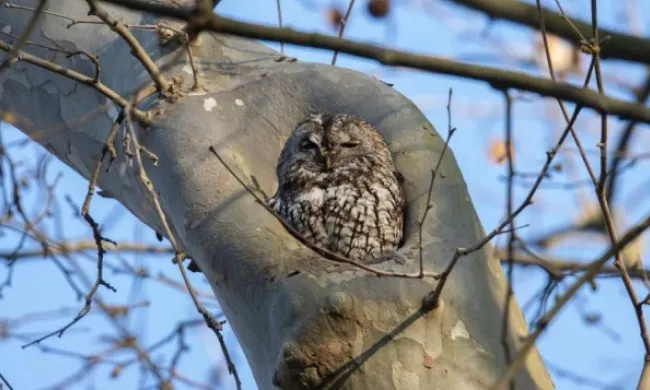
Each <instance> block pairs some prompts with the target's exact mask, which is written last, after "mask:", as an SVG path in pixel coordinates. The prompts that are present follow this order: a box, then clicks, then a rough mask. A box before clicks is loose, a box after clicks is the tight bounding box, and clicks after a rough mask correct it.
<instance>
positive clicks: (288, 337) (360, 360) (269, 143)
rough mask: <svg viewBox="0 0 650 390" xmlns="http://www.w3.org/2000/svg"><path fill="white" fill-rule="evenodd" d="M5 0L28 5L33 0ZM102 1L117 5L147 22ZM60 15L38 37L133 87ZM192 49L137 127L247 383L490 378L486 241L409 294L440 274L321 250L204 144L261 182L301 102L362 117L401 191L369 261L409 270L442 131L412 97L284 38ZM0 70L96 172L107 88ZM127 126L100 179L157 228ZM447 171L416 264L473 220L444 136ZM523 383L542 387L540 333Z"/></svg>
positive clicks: (499, 360) (52, 133)
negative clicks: (297, 54)
mask: <svg viewBox="0 0 650 390" xmlns="http://www.w3.org/2000/svg"><path fill="white" fill-rule="evenodd" d="M16 3H19V4H23V5H29V6H34V5H35V4H36V1H28V0H22V1H18V2H16ZM106 8H107V9H109V10H110V12H111V14H112V15H113V16H115V17H117V18H118V19H119V20H121V21H122V22H125V23H144V24H151V23H155V22H156V20H155V19H154V18H153V17H151V16H142V15H141V14H138V13H132V12H127V11H124V10H122V9H117V8H111V7H106ZM48 10H50V11H53V12H58V13H61V14H65V15H68V16H70V17H73V18H75V19H80V20H86V19H88V18H89V17H88V16H86V13H87V11H88V7H87V5H86V3H85V2H83V1H79V0H75V1H73V0H65V1H64V0H58V1H50V2H49V4H48ZM31 16H32V13H31V12H28V11H24V10H15V9H7V8H0V29H2V31H4V32H8V31H11V33H12V34H20V33H21V32H22V31H23V30H24V28H25V25H26V23H27V22H28V19H29V18H30V17H31ZM67 24H68V21H66V20H64V19H61V18H58V17H54V16H51V15H45V16H44V17H43V18H42V19H41V22H40V23H39V25H38V26H37V28H36V29H35V31H36V32H35V33H34V34H33V35H32V37H31V40H32V41H35V42H38V43H41V44H44V45H49V46H55V47H59V48H64V49H66V50H69V51H76V50H79V49H83V50H86V51H88V52H90V53H93V54H96V55H98V56H99V57H100V61H101V65H102V68H101V69H102V70H101V80H102V81H103V82H104V83H105V84H106V85H108V86H110V87H111V88H113V89H114V90H116V91H117V92H119V93H120V94H121V95H122V96H124V97H125V98H127V99H128V98H130V97H131V96H132V93H133V92H134V88H135V87H136V86H139V85H142V84H143V83H144V82H147V81H148V75H147V74H146V72H144V69H143V67H142V66H141V65H140V64H139V63H138V62H137V60H136V59H134V57H133V56H132V55H131V54H130V50H129V48H128V47H126V45H125V44H124V43H123V42H122V40H121V39H120V38H119V37H118V36H117V35H116V34H115V33H113V32H112V31H111V30H110V29H109V28H107V27H104V26H99V25H89V24H80V25H75V26H73V27H71V28H69V29H68V28H66V25H67ZM133 32H134V34H135V35H136V37H137V38H138V39H139V40H140V42H141V43H142V44H143V46H144V47H145V48H146V50H147V51H148V52H149V54H150V55H151V57H152V58H153V59H154V60H155V61H156V62H157V63H158V64H162V63H164V62H165V61H166V60H168V59H170V58H171V57H172V56H173V55H175V54H176V52H177V51H179V50H182V48H179V47H178V46H172V47H168V46H161V45H160V43H159V41H158V37H157V35H156V34H155V33H152V32H146V31H145V32H142V31H133ZM2 39H3V40H5V42H7V39H6V37H3V38H2ZM26 51H27V52H29V53H32V54H35V55H38V56H40V57H42V58H47V59H50V60H52V61H54V62H56V63H59V64H61V65H63V66H66V67H68V68H71V69H75V70H77V71H79V72H81V73H84V74H86V75H89V76H92V74H93V72H94V67H93V64H92V62H90V61H88V60H86V59H84V58H83V57H80V56H74V57H72V58H70V59H66V58H65V56H64V54H62V53H55V52H52V51H50V50H47V49H43V48H40V47H35V46H28V47H27V48H26ZM194 52H195V55H196V57H197V62H198V66H199V68H200V71H201V81H202V84H203V86H204V87H205V88H206V89H207V90H208V92H206V93H205V94H192V93H188V94H187V95H186V96H184V97H182V98H180V99H179V100H177V101H176V102H173V103H170V102H166V101H162V100H161V101H159V100H156V99H151V100H149V101H147V102H146V104H147V105H148V106H149V107H152V108H156V109H157V110H158V113H159V115H158V116H157V117H156V121H157V122H156V125H155V126H151V127H149V128H148V129H138V134H139V135H138V137H139V140H140V143H141V144H143V145H145V146H146V147H147V148H149V149H150V150H151V151H153V152H154V153H156V154H157V156H158V157H159V158H160V163H159V164H158V166H157V167H153V166H152V164H151V163H150V161H147V160H146V159H145V162H146V165H147V172H148V174H149V176H150V177H151V179H152V181H153V183H154V185H155V188H156V190H157V192H158V193H159V196H160V199H161V203H162V205H163V208H164V211H165V212H166V215H167V218H168V221H169V223H170V225H171V227H172V230H173V231H174V232H175V234H176V235H177V238H178V240H179V241H180V243H181V244H182V246H183V248H184V249H185V250H186V251H187V253H188V254H189V255H190V257H192V258H193V259H194V260H195V261H196V263H197V264H198V266H199V267H200V268H201V270H202V271H203V273H204V274H205V275H206V277H207V278H208V280H209V282H210V285H211V286H212V288H213V290H214V292H215V294H216V296H217V297H218V299H219V302H220V303H221V306H222V309H223V311H224V313H225V314H226V318H227V320H228V321H229V323H230V324H231V326H232V328H233V330H234V331H235V333H236V334H237V337H238V339H239V341H240V342H241V344H242V347H243V349H244V351H245V353H246V356H247V359H248V361H249V363H250V365H251V367H252V370H253V373H254V375H255V379H256V382H257V384H258V386H259V387H260V388H261V389H270V388H274V387H275V386H279V387H281V388H285V389H300V388H345V389H483V388H486V387H488V386H490V385H491V384H492V383H493V382H494V381H495V380H496V379H498V378H499V376H500V375H501V374H502V373H503V372H504V370H505V367H506V360H505V357H504V351H503V347H502V345H501V342H500V340H501V322H502V316H503V311H504V310H503V306H504V300H505V299H504V297H505V290H506V285H505V278H504V274H503V272H502V269H501V266H500V264H499V262H498V260H497V259H495V258H493V257H491V254H490V251H489V248H487V247H486V248H485V249H484V250H482V251H479V252H477V253H474V254H472V255H470V256H467V258H463V259H461V260H460V261H459V263H458V265H457V267H456V269H455V270H454V271H453V274H452V276H451V277H450V280H449V282H448V284H447V286H446V287H445V289H444V292H443V295H442V298H443V304H442V305H441V306H440V307H438V308H437V309H435V310H433V311H430V312H426V311H423V310H420V307H421V303H422V298H423V297H424V296H426V294H427V293H428V292H429V291H431V290H432V288H433V287H434V286H435V283H436V282H435V281H433V280H432V279H425V280H415V279H400V278H392V277H381V278H380V277H376V276H373V275H370V274H368V273H366V272H364V271H360V270H358V269H354V268H350V267H347V266H338V265H337V264H335V263H333V262H331V261H328V260H325V259H322V258H319V257H318V256H317V255H315V254H314V253H313V252H312V251H310V250H309V249H307V248H305V247H304V246H303V245H302V244H300V243H299V242H298V241H296V240H295V239H294V238H293V237H291V236H290V235H289V234H288V233H287V232H285V230H284V229H283V227H282V226H281V225H280V224H279V223H278V221H277V220H276V219H275V218H274V217H273V216H271V215H269V214H268V213H267V212H266V211H265V210H264V209H263V208H262V207H261V206H260V205H259V204H257V203H256V202H255V201H254V200H253V198H252V197H251V196H250V195H249V194H248V193H247V192H246V191H245V190H244V189H243V188H242V187H241V185H240V184H239V183H238V182H237V181H236V180H235V179H234V178H233V177H232V176H231V175H230V174H229V173H228V172H227V171H226V170H225V169H224V167H223V166H222V165H221V164H220V163H219V161H218V160H217V159H216V158H215V157H214V156H213V155H212V154H211V153H210V152H209V151H208V146H210V145H213V146H214V147H215V148H216V149H217V150H218V151H219V153H220V154H221V156H223V157H224V158H225V159H226V161H228V164H229V165H230V166H232V167H233V168H234V169H236V171H237V172H238V174H239V176H240V177H242V178H244V179H245V180H246V181H249V182H250V181H251V179H250V178H251V176H254V177H255V178H256V179H257V181H258V182H259V183H260V184H261V186H262V188H263V189H264V190H265V191H266V192H267V193H268V194H271V193H273V192H274V191H275V187H276V185H277V183H276V177H275V171H274V167H275V163H276V160H277V158H278V155H279V152H280V149H281V147H282V144H283V142H284V140H285V139H286V137H287V135H288V134H289V132H290V131H291V129H292V128H293V127H294V125H295V123H296V122H297V121H298V120H300V119H301V118H303V117H304V116H306V115H307V114H308V113H310V112H314V111H325V112H347V113H349V114H355V115H360V116H362V117H364V118H365V119H366V120H368V121H369V122H370V123H372V124H374V125H375V126H376V127H377V128H378V129H379V130H380V131H381V132H382V134H384V136H385V137H386V139H387V141H388V142H389V144H390V147H391V149H392V150H393V152H394V155H395V161H396V164H397V167H398V170H399V171H400V172H401V173H402V174H403V175H404V176H405V178H406V184H405V191H406V195H407V198H408V212H407V227H406V244H405V245H404V247H403V248H402V250H401V251H400V255H399V256H398V258H397V259H396V260H393V261H388V262H384V263H381V264H378V265H376V266H377V268H381V269H385V270H395V271H411V272H412V271H415V270H417V256H418V250H417V220H418V219H419V218H420V216H421V215H422V211H423V209H424V207H425V205H426V197H427V187H428V184H429V180H430V175H431V169H432V168H433V166H434V165H435V163H436V161H437V160H438V157H439V153H440V151H441V149H442V147H443V144H444V141H443V139H441V137H440V136H439V135H438V134H437V132H436V131H435V130H434V129H433V127H432V126H431V124H429V122H428V121H427V120H426V119H425V118H424V116H423V115H422V114H421V112H420V111H419V110H418V109H417V108H416V107H415V106H414V105H413V104H412V103H411V102H410V101H409V100H408V99H406V98H405V97H403V96H402V95H400V94H399V93H398V92H396V91H395V90H394V89H392V88H391V87H389V86H387V85H385V84H383V83H382V82H380V81H378V80H376V79H373V78H370V77H368V76H366V75H363V74H361V73H358V72H354V71H350V70H346V69H341V68H335V67H330V66H326V65H321V64H309V63H302V62H288V61H278V59H279V57H280V56H279V54H278V53H276V52H274V51H272V50H270V49H268V48H266V47H264V46H262V45H260V44H258V43H255V42H252V41H250V40H245V39H239V38H236V37H232V36H221V35H215V34H203V35H202V36H201V44H200V46H198V47H196V48H195V49H194ZM4 55H6V53H5V54H4ZM189 69H190V68H189V63H188V60H187V57H186V56H184V55H183V56H181V57H180V59H179V60H178V61H177V62H175V63H173V65H172V66H171V67H169V69H168V70H166V71H165V75H166V76H168V77H169V78H171V77H172V76H179V75H182V76H183V77H184V79H185V81H184V87H186V88H188V87H189V86H190V85H191V79H192V77H191V72H190V71H189ZM1 77H2V78H0V109H2V110H3V111H10V112H12V113H14V114H16V115H18V116H19V118H20V121H19V122H18V124H17V126H18V127H19V128H20V129H21V130H22V131H23V132H25V133H26V134H28V135H29V136H30V137H32V138H33V139H35V140H36V141H37V142H39V143H40V144H42V145H43V146H44V147H46V148H47V149H48V150H49V151H50V152H51V153H52V154H54V155H55V156H57V157H58V158H59V159H60V160H61V161H63V162H65V163H66V164H67V165H69V166H70V167H72V168H73V169H74V170H76V171H77V172H78V173H79V174H81V175H82V176H84V177H86V178H89V177H90V175H91V174H90V172H91V171H92V168H93V166H94V164H95V161H96V159H97V158H98V157H99V156H100V154H101V149H102V146H103V145H104V142H105V140H106V137H107V135H108V132H109V129H110V127H111V124H112V121H113V119H114V118H115V117H116V114H117V112H118V111H117V109H115V108H114V107H113V106H112V103H108V104H107V99H106V98H105V97H104V96H102V95H100V94H99V93H97V92H96V91H95V90H93V89H91V88H89V87H87V86H84V85H80V84H78V83H76V82H74V81H71V80H69V79H66V78H65V77H62V76H60V75H56V74H53V73H50V72H48V71H45V70H43V69H40V68H38V67H35V66H33V65H29V64H25V63H24V62H17V63H15V64H13V65H12V66H11V68H10V70H9V71H8V72H6V73H5V74H3V75H2V76H1ZM101 107H108V108H109V109H108V110H107V111H105V112H103V111H101ZM441 122H443V120H442V119H441ZM62 126H63V130H62ZM48 129H49V131H48ZM120 140H121V136H120V137H118V142H117V145H118V153H119V157H118V159H117V160H116V161H115V162H114V163H113V166H112V168H111V169H110V170H109V171H108V172H104V170H102V174H101V176H100V179H99V185H100V187H101V188H102V189H103V190H104V192H105V193H106V194H109V195H110V196H112V197H114V198H115V199H117V200H118V201H119V202H121V203H122V204H123V205H124V206H126V207H127V208H128V209H129V210H130V211H131V212H132V213H133V214H134V215H135V216H137V217H138V218H139V219H140V220H142V221H143V222H144V223H145V224H147V225H149V226H150V227H152V228H153V229H156V230H157V231H162V230H161V228H160V223H159V219H158V217H157V215H156V213H155V212H154V208H153V207H152V203H151V200H150V199H149V196H148V194H147V192H146V191H145V190H144V188H143V186H142V185H141V183H140V182H139V180H138V175H137V169H136V165H135V163H134V161H133V160H132V159H129V158H127V157H126V156H125V155H124V153H123V152H122V149H121V144H122V143H121V142H120ZM105 166H106V165H105ZM441 173H442V174H443V175H444V176H441V177H438V179H437V182H436V186H435V188H434V191H433V208H432V210H431V211H430V213H429V215H428V218H427V221H426V224H425V227H426V228H425V231H424V244H425V248H424V255H425V263H426V264H425V267H426V269H427V270H428V271H432V272H435V271H441V270H442V269H443V268H444V266H445V265H446V264H448V262H449V260H450V259H451V257H452V254H453V252H454V249H455V248H456V247H465V246H469V245H472V244H473V243H475V242H477V241H478V240H479V239H480V238H481V237H482V236H483V235H484V232H483V229H482V228H481V225H480V223H479V221H478V218H477V215H476V212H475V210H474V207H473V205H472V202H471V200H470V198H469V195H468V193H467V188H466V185H465V182H464V180H463V178H462V176H461V173H460V171H459V169H458V166H457V164H456V162H455V159H454V158H453V155H452V153H451V152H450V153H448V154H447V155H446V157H445V158H444V160H443V163H442V172H441ZM82 197H83V194H78V198H79V199H82ZM170 266H171V265H170ZM513 306H514V307H513V308H512V310H511V313H510V318H511V334H510V335H509V336H510V339H511V340H512V344H513V345H517V344H518V340H520V338H521V337H522V336H523V335H525V334H526V332H527V329H526V323H525V321H524V319H523V317H522V315H521V312H520V311H519V308H518V307H517V305H516V304H515V305H513ZM274 383H275V385H274ZM516 385H517V388H520V389H534V388H541V389H549V388H553V385H552V383H551V381H550V379H549V376H548V374H547V372H546V370H545V368H544V366H543V363H542V361H541V359H540V357H539V355H538V354H537V352H536V351H534V352H533V353H531V354H530V355H529V357H528V359H527V362H526V365H525V366H524V368H523V369H522V370H521V371H520V373H519V375H518V376H517V378H516Z"/></svg>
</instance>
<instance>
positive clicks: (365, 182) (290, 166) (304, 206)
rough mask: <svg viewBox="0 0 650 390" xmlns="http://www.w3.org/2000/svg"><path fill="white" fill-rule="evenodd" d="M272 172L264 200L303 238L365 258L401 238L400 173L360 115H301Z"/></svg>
mask: <svg viewBox="0 0 650 390" xmlns="http://www.w3.org/2000/svg"><path fill="white" fill-rule="evenodd" d="M277 175H278V190H277V192H276V194H275V195H274V196H273V197H271V199H269V206H270V207H271V208H273V210H274V211H275V212H276V213H277V214H278V215H279V216H280V217H281V218H283V219H284V220H285V221H286V222H287V223H288V224H289V225H291V226H292V227H293V228H294V229H296V230H297V231H298V233H300V234H301V236H302V237H303V238H304V239H305V240H307V241H310V242H311V243H313V244H316V245H317V246H319V247H322V248H325V249H328V250H329V251H331V252H334V253H337V254H339V255H342V256H344V257H347V258H349V259H351V260H355V261H359V262H362V263H372V262H374V261H377V260H380V259H385V258H386V257H388V256H390V255H391V254H392V253H393V252H394V251H395V250H396V249H397V248H398V246H399V245H400V242H401V240H402V232H403V221H404V205H405V200H404V192H403V189H402V186H401V181H402V179H401V175H400V174H399V173H397V171H396V170H395V166H394V164H393V158H392V155H391V152H390V150H389V149H388V146H387V145H386V142H384V139H383V138H382V136H381V134H379V132H377V130H375V129H374V128H373V127H372V126H371V125H370V124H368V123H366V122H365V121H363V120H362V119H361V118H358V117H354V116H349V115H345V114H336V115H325V114H316V115H312V116H311V117H309V118H308V119H306V120H304V121H302V122H300V123H299V124H298V125H297V126H296V128H295V130H294V131H293V133H292V134H291V136H290V137H289V139H288V140H287V142H286V143H285V145H284V148H283V149H282V153H281V154H280V159H279V161H278V165H277Z"/></svg>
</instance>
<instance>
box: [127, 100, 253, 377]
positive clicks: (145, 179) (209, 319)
mask: <svg viewBox="0 0 650 390" xmlns="http://www.w3.org/2000/svg"><path fill="white" fill-rule="evenodd" d="M149 93H150V90H148V88H144V89H143V90H141V91H140V92H139V93H136V94H135V96H134V97H133V99H132V100H131V101H130V102H129V105H128V106H127V108H126V109H125V111H126V113H127V115H126V120H127V123H126V124H127V131H128V133H129V134H130V135H131V142H132V143H133V156H134V158H135V160H136V162H137V167H138V174H139V179H140V182H141V184H142V185H143V186H144V188H145V189H146V190H147V192H148V193H149V195H150V199H151V202H152V203H153V205H154V209H155V211H156V213H157V215H158V218H159V220H160V223H161V225H162V228H163V231H164V233H165V236H166V237H167V239H168V240H169V242H170V244H171V245H172V247H173V248H174V253H175V254H174V262H175V263H176V264H177V265H178V267H179V270H180V272H181V275H182V277H183V281H184V282H185V285H186V286H187V289H188V292H189V294H190V297H191V298H192V301H193V303H194V305H195V307H196V309H197V310H198V311H199V313H201V315H202V316H203V319H204V320H205V322H206V324H207V326H208V327H209V328H210V329H212V330H213V331H214V332H215V334H216V336H217V338H218V339H219V343H220V345H221V350H222V352H223V354H224V356H225V357H226V359H227V360H228V361H229V362H230V363H229V365H228V369H229V371H230V374H231V375H233V377H234V378H235V383H236V385H237V388H238V389H240V388H241V381H240V380H239V374H238V373H237V369H236V367H235V365H234V364H232V360H231V359H230V354H229V352H228V348H227V346H226V344H225V342H224V341H223V337H222V335H221V332H220V331H221V325H220V324H219V322H218V321H216V320H215V319H214V317H213V316H212V315H211V314H210V313H209V312H208V311H207V310H206V309H205V307H204V306H203V304H202V303H201V302H199V300H198V299H197V297H196V294H195V293H194V290H193V288H192V286H191V284H190V282H189V279H188V278H187V274H186V272H185V269H184V268H183V260H184V259H186V258H187V255H186V254H185V253H184V251H183V250H182V248H181V247H180V245H178V243H177V241H176V236H175V235H174V233H173V232H172V230H171V228H170V226H169V223H168V222H167V216H166V215H165V212H164V211H163V209H162V206H161V204H160V199H159V196H158V193H157V192H156V190H155V188H154V185H153V182H152V181H151V179H150V178H149V175H148V174H147V171H146V170H145V168H144V163H143V161H142V155H141V153H140V152H141V150H142V149H143V147H141V146H140V143H139V141H138V138H137V135H136V133H135V129H134V128H133V124H132V122H131V120H130V111H131V110H130V108H131V107H135V106H137V105H138V104H139V103H140V99H143V98H144V97H145V96H147V95H148V94H149ZM217 324H218V325H217Z"/></svg>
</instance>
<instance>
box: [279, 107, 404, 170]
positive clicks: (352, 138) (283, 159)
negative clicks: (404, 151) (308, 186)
mask: <svg viewBox="0 0 650 390" xmlns="http://www.w3.org/2000/svg"><path fill="white" fill-rule="evenodd" d="M356 164H360V165H365V164H373V165H374V164H388V165H391V166H392V157H391V154H390V151H389V150H388V146H387V145H386V143H385V142H384V139H383V138H382V136H381V134H379V132H377V130H375V129H374V128H373V127H372V126H371V125H370V124H369V123H367V122H365V121H364V120H363V119H361V118H359V117H355V116H350V115H346V114H335V115H326V114H315V115H311V116H310V117H309V118H307V119H305V120H304V121H302V122H300V123H298V125H297V126H296V128H295V129H294V131H293V133H292V134H291V136H289V139H287V142H286V143H285V145H284V148H283V149H282V153H281V154H280V159H279V161H278V167H277V174H278V178H280V180H283V179H284V178H290V177H294V178H295V174H296V173H298V174H300V173H303V174H318V173H322V172H329V171H332V170H335V169H337V168H341V167H354V166H355V165H356Z"/></svg>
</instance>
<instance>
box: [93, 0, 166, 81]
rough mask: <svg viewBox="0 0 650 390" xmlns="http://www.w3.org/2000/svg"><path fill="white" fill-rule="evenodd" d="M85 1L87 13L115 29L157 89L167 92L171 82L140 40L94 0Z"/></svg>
mask: <svg viewBox="0 0 650 390" xmlns="http://www.w3.org/2000/svg"><path fill="white" fill-rule="evenodd" d="M86 2H87V3H88V6H89V7H90V11H89V12H88V14H89V15H95V16H97V17H98V18H100V19H101V20H102V21H103V22H104V23H106V25H107V26H108V27H110V28H111V30H113V31H115V32H116V33H117V34H118V35H119V36H121V37H122V39H124V41H125V42H126V43H127V44H128V45H129V47H130V48H131V53H132V54H133V55H134V56H135V58H137V59H138V61H140V63H141V64H142V66H144V68H145V69H146V70H147V73H149V75H150V76H151V78H152V79H153V81H154V83H156V86H157V87H158V91H160V92H161V93H163V92H167V90H168V89H169V87H170V85H171V84H170V83H169V82H168V81H167V79H166V78H165V76H163V75H162V73H160V69H158V66H157V65H156V64H155V63H154V62H153V60H152V59H151V57H149V54H147V52H146V51H145V50H144V48H143V47H142V45H140V42H138V40H137V39H136V38H135V37H134V36H133V34H131V32H130V31H129V30H128V29H127V28H126V27H125V26H124V25H123V24H122V23H120V22H119V21H118V20H117V19H115V18H113V17H112V16H111V15H109V14H108V12H106V11H104V10H103V9H101V8H100V7H99V6H98V5H97V1H96V0H86Z"/></svg>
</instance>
